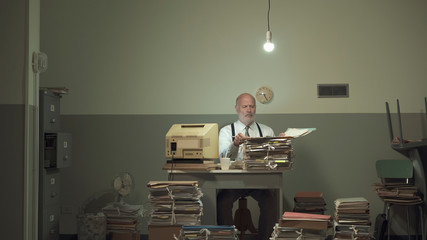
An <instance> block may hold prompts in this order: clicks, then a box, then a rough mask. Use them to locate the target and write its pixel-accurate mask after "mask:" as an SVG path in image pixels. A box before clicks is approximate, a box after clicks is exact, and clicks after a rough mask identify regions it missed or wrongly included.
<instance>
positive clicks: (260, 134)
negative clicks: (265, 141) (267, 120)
mask: <svg viewBox="0 0 427 240" xmlns="http://www.w3.org/2000/svg"><path fill="white" fill-rule="evenodd" d="M256 126H257V127H258V131H259V136H260V137H262V131H261V127H260V126H259V124H258V123H257V122H256Z"/></svg>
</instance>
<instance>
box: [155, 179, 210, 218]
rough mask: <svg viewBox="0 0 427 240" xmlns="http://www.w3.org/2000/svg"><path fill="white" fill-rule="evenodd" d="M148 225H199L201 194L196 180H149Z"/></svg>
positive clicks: (201, 208)
mask: <svg viewBox="0 0 427 240" xmlns="http://www.w3.org/2000/svg"><path fill="white" fill-rule="evenodd" d="M147 187H148V190H149V192H150V193H149V196H148V198H149V199H150V203H151V208H152V209H151V214H150V223H149V224H150V225H200V220H201V219H200V218H201V216H202V213H203V204H202V202H201V201H200V198H201V197H202V196H203V194H202V192H201V190H200V188H199V187H198V182H197V181H150V182H148V184H147Z"/></svg>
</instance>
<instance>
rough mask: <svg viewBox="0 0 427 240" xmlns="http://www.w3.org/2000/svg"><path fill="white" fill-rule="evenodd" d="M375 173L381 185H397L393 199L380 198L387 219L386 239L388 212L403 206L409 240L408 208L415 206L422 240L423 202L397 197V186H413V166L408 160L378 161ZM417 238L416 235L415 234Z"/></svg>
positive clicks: (388, 235) (388, 228)
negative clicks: (392, 208)
mask: <svg viewBox="0 0 427 240" xmlns="http://www.w3.org/2000/svg"><path fill="white" fill-rule="evenodd" d="M376 171H377V176H378V177H379V178H381V182H382V184H390V183H393V184H398V185H397V186H398V187H397V191H395V192H394V193H396V196H394V197H393V198H388V197H384V196H383V195H382V196H380V197H381V198H382V199H383V200H384V213H385V214H386V219H387V239H388V240H390V225H391V224H390V222H391V221H390V220H391V219H390V210H391V207H392V206H393V205H396V206H404V207H406V217H407V228H408V238H409V240H411V232H410V226H411V224H410V221H409V219H410V218H409V208H410V206H417V207H418V210H419V219H420V224H421V237H422V239H423V240H424V239H425V238H424V234H425V233H424V220H423V219H424V217H423V216H424V214H423V200H422V199H421V198H420V197H419V196H416V195H415V196H414V198H408V197H402V198H400V197H399V190H398V189H399V186H400V187H408V186H413V172H414V170H413V165H412V162H411V161H410V160H388V159H384V160H378V161H376ZM416 236H417V237H418V234H417V233H416Z"/></svg>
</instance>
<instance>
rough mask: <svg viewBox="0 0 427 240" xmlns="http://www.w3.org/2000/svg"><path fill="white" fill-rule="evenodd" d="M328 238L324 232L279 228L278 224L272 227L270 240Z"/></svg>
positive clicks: (318, 239) (320, 239)
mask: <svg viewBox="0 0 427 240" xmlns="http://www.w3.org/2000/svg"><path fill="white" fill-rule="evenodd" d="M327 237H328V235H327V231H326V230H314V229H307V228H306V229H302V228H292V227H280V226H279V224H276V226H274V230H273V233H272V234H271V238H270V239H271V240H291V239H305V240H324V239H326V238H327Z"/></svg>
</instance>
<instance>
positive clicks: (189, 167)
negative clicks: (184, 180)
mask: <svg viewBox="0 0 427 240" xmlns="http://www.w3.org/2000/svg"><path fill="white" fill-rule="evenodd" d="M217 168H218V163H215V162H214V161H213V160H196V159H194V160H193V159H190V160H173V161H172V160H168V161H167V162H166V163H165V164H164V165H163V167H162V169H163V170H185V171H208V170H215V169H217Z"/></svg>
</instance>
